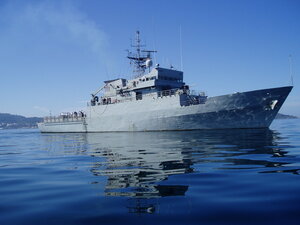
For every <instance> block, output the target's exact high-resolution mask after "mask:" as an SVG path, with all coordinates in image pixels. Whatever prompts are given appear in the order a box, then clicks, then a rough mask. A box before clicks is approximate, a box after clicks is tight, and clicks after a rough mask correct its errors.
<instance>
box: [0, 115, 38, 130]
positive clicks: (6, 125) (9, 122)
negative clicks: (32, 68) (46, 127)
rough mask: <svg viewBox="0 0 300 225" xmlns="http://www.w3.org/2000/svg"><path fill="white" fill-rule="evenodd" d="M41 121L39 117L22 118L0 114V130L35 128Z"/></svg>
mask: <svg viewBox="0 0 300 225" xmlns="http://www.w3.org/2000/svg"><path fill="white" fill-rule="evenodd" d="M42 120H43V119H42V118H40V117H24V116H19V115H12V114H9V113H0V129H11V128H35V127H37V123H38V122H41V121H42Z"/></svg>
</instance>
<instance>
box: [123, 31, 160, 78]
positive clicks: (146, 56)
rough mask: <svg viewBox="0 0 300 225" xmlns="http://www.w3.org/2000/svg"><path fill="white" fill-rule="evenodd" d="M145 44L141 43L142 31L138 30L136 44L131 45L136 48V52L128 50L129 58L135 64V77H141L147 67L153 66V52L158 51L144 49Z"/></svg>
mask: <svg viewBox="0 0 300 225" xmlns="http://www.w3.org/2000/svg"><path fill="white" fill-rule="evenodd" d="M144 46H145V45H142V44H141V39H140V32H139V31H136V38H135V44H134V45H131V47H133V48H135V53H132V52H129V51H128V56H127V58H128V59H129V60H130V63H131V64H133V67H134V69H133V73H134V74H135V78H137V77H140V76H142V75H143V74H144V72H145V70H146V68H149V71H150V67H151V66H152V64H153V63H152V60H151V59H152V57H151V54H152V53H155V52H157V51H155V50H145V49H142V47H144Z"/></svg>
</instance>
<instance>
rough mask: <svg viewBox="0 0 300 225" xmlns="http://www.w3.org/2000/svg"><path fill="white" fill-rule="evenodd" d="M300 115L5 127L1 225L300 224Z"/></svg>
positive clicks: (1, 135) (0, 147) (0, 154)
mask: <svg viewBox="0 0 300 225" xmlns="http://www.w3.org/2000/svg"><path fill="white" fill-rule="evenodd" d="M299 170H300V120H275V121H274V123H273V124H272V126H271V128H270V129H267V130H215V131H189V132H146V133H92V134H41V133H39V132H38V130H32V129H21V130H1V131H0V224H1V225H9V224H12V225H16V224H300V176H299V173H300V171H299Z"/></svg>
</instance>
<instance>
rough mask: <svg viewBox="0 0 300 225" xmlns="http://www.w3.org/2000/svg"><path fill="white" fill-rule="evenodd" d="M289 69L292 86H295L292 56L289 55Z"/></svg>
mask: <svg viewBox="0 0 300 225" xmlns="http://www.w3.org/2000/svg"><path fill="white" fill-rule="evenodd" d="M289 67H290V78H291V84H292V86H294V78H293V71H292V55H289Z"/></svg>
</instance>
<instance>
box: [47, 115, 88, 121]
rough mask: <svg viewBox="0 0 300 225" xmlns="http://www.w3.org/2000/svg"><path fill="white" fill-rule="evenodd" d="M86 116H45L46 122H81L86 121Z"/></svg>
mask: <svg viewBox="0 0 300 225" xmlns="http://www.w3.org/2000/svg"><path fill="white" fill-rule="evenodd" d="M84 119H85V117H82V116H72V115H70V116H64V115H63V116H47V117H44V122H45V123H61V122H79V121H84Z"/></svg>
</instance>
